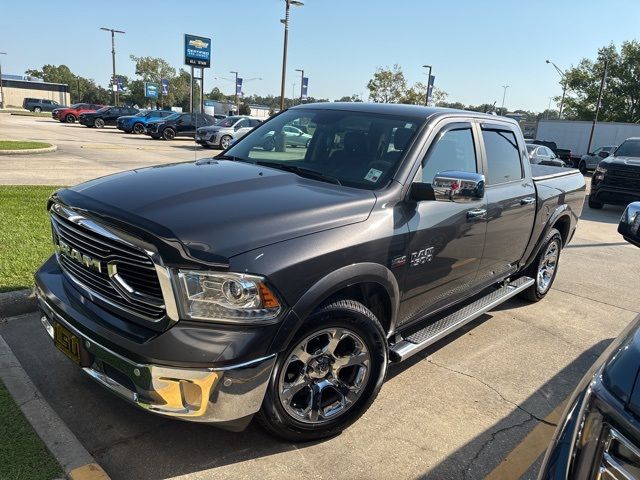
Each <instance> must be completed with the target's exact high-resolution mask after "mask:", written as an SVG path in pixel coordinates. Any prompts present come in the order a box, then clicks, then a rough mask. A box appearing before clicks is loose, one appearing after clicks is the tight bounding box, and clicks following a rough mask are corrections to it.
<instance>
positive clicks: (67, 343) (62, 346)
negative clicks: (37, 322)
mask: <svg viewBox="0 0 640 480" xmlns="http://www.w3.org/2000/svg"><path fill="white" fill-rule="evenodd" d="M53 341H54V343H55V345H56V347H58V349H59V350H60V351H61V352H62V353H64V354H65V355H66V356H67V357H69V358H70V359H71V360H73V361H74V362H76V363H77V364H80V340H79V339H78V337H76V336H75V335H74V334H73V333H71V332H70V331H69V330H67V329H66V328H65V327H63V326H62V325H60V324H59V323H57V322H56V323H54V324H53Z"/></svg>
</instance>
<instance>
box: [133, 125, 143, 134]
mask: <svg viewBox="0 0 640 480" xmlns="http://www.w3.org/2000/svg"><path fill="white" fill-rule="evenodd" d="M133 133H135V134H138V135H139V134H141V133H144V125H142V124H141V123H140V122H136V123H134V124H133Z"/></svg>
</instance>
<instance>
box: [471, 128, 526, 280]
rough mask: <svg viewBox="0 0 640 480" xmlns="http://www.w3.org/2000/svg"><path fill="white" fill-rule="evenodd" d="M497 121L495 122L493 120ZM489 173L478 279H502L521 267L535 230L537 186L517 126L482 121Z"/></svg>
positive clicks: (484, 157) (483, 154) (483, 150)
mask: <svg viewBox="0 0 640 480" xmlns="http://www.w3.org/2000/svg"><path fill="white" fill-rule="evenodd" d="M492 122H493V121H492ZM480 126H481V133H482V157H483V163H484V171H485V176H486V190H485V196H486V199H487V235H486V245H485V248H484V253H483V255H482V261H481V263H480V270H479V272H478V279H479V281H480V282H484V281H489V280H492V279H493V280H498V279H500V278H503V277H505V276H507V275H509V274H510V273H513V272H515V271H516V270H517V263H518V262H519V261H520V259H521V258H522V256H523V255H524V251H525V249H526V247H527V245H528V243H529V237H530V235H531V231H532V229H533V222H534V220H535V213H536V189H535V186H534V185H533V181H532V180H531V173H530V165H529V162H528V161H527V150H526V147H525V145H524V142H523V140H522V137H521V135H520V133H519V132H518V131H517V127H515V126H513V125H511V124H510V123H506V122H505V123H485V122H481V123H480Z"/></svg>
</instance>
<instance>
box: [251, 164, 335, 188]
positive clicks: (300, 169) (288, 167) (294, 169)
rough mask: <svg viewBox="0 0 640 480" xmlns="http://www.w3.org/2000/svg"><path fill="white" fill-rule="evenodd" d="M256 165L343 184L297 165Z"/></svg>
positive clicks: (328, 176) (333, 178) (329, 176)
mask: <svg viewBox="0 0 640 480" xmlns="http://www.w3.org/2000/svg"><path fill="white" fill-rule="evenodd" d="M256 165H261V166H263V167H271V168H277V169H279V170H284V171H285V172H291V173H295V174H296V175H299V176H301V177H308V178H313V179H315V180H321V181H323V182H327V183H332V184H334V185H342V183H340V180H338V179H337V178H336V177H332V176H331V175H326V174H324V173H322V172H318V171H316V170H311V169H309V168H303V167H298V166H296V165H286V164H284V163H280V162H263V161H258V162H256Z"/></svg>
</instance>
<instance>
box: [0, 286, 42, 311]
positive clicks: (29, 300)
mask: <svg viewBox="0 0 640 480" xmlns="http://www.w3.org/2000/svg"><path fill="white" fill-rule="evenodd" d="M37 309H38V299H37V298H36V294H35V292H34V291H33V290H32V289H28V288H26V289H24V290H16V291H15V292H6V293H0V318H8V317H15V316H17V315H22V314H23V313H29V312H35V311H36V310H37Z"/></svg>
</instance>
